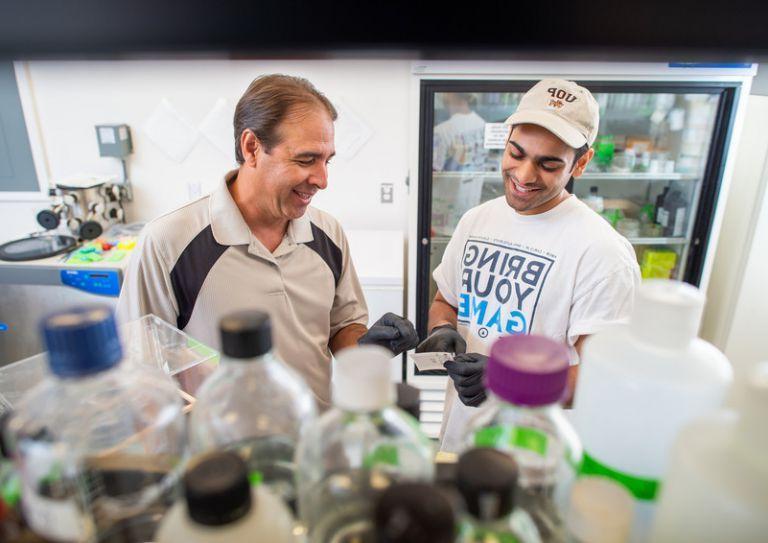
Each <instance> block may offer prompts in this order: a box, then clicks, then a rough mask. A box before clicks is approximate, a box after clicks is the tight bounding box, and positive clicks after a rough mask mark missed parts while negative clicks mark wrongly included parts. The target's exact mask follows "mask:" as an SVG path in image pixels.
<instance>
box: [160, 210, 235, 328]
mask: <svg viewBox="0 0 768 543" xmlns="http://www.w3.org/2000/svg"><path fill="white" fill-rule="evenodd" d="M228 248H229V246H228V245H221V244H219V243H218V242H217V241H216V240H215V239H214V237H213V230H212V228H211V225H210V224H209V225H208V226H206V227H205V228H203V230H201V231H200V233H199V234H197V236H195V237H194V239H192V241H191V242H190V243H189V245H187V246H186V247H185V248H184V250H183V251H182V253H181V254H180V255H179V258H178V260H177V261H176V264H174V266H173V269H172V270H171V285H172V286H173V294H174V296H175V297H176V303H177V304H178V307H179V316H178V317H177V319H176V327H177V328H178V329H179V330H183V329H184V327H186V326H187V324H188V323H189V319H190V318H191V317H192V311H193V310H194V308H195V302H196V301H197V296H198V294H200V289H201V288H202V286H203V282H204V281H205V278H206V277H207V276H208V273H209V272H210V271H211V268H213V265H214V264H216V261H218V260H219V257H221V255H222V254H224V251H226V250H227V249H228Z"/></svg>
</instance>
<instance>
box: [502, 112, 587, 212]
mask: <svg viewBox="0 0 768 543" xmlns="http://www.w3.org/2000/svg"><path fill="white" fill-rule="evenodd" d="M593 154H594V151H593V150H592V149H590V150H589V151H587V153H586V154H585V155H584V156H582V157H581V158H579V160H578V161H576V164H574V158H575V156H576V150H575V149H574V148H572V147H569V146H568V145H567V144H566V143H565V142H563V141H562V140H561V139H560V138H558V137H557V136H555V135H554V134H553V133H552V132H550V131H549V130H547V129H546V128H542V127H540V126H537V125H533V124H521V125H516V126H514V127H513V129H512V131H511V133H510V135H509V139H508V140H507V145H506V148H505V149H504V157H503V158H502V160H501V171H502V175H503V177H504V193H505V195H506V198H507V203H508V204H509V205H510V207H512V208H513V209H514V210H515V211H517V212H518V213H520V214H522V215H536V214H538V213H544V212H545V211H549V210H550V209H552V208H553V207H555V206H556V205H557V204H559V203H560V202H562V201H563V200H565V199H566V198H567V197H568V193H567V192H566V191H565V185H567V184H568V180H569V179H570V178H571V176H573V177H579V176H580V175H581V174H582V173H583V172H584V168H586V166H587V163H588V162H589V161H590V159H591V158H592V155H593Z"/></svg>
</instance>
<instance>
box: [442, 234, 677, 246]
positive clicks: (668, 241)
mask: <svg viewBox="0 0 768 543" xmlns="http://www.w3.org/2000/svg"><path fill="white" fill-rule="evenodd" d="M450 240H451V236H445V235H441V234H436V235H434V236H432V238H431V239H430V241H431V243H437V244H447V243H448V242H449V241H450ZM627 241H629V242H630V243H631V244H632V245H687V244H688V243H689V240H688V238H680V237H677V238H671V237H670V238H627Z"/></svg>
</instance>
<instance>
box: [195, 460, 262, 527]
mask: <svg viewBox="0 0 768 543" xmlns="http://www.w3.org/2000/svg"><path fill="white" fill-rule="evenodd" d="M184 495H185V497H186V501H187V510H188V512H189V517H190V518H191V519H192V520H193V521H195V522H196V523H198V524H203V525H205V526H221V525H224V524H230V523H232V522H235V521H237V520H239V519H241V518H243V517H244V516H245V515H247V514H248V512H249V511H250V510H251V504H252V500H251V485H250V483H249V481H248V468H247V467H246V465H245V462H244V461H243V459H242V458H240V457H239V456H238V455H237V454H235V453H232V452H214V453H210V454H207V455H205V456H203V457H201V458H200V460H199V461H198V462H197V463H196V464H195V465H194V466H193V467H192V468H190V469H189V471H187V473H186V474H185V475H184Z"/></svg>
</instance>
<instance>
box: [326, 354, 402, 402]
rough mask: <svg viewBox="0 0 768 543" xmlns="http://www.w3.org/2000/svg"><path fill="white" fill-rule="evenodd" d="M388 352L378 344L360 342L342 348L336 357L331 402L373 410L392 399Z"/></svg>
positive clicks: (393, 386)
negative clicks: (358, 344) (356, 344)
mask: <svg viewBox="0 0 768 543" xmlns="http://www.w3.org/2000/svg"><path fill="white" fill-rule="evenodd" d="M391 358H392V354H391V353H390V352H389V351H387V350H386V349H384V348H382V347H377V346H375V345H362V346H360V347H350V348H348V349H344V350H343V351H341V352H340V353H339V355H338V356H337V357H336V374H335V375H334V376H333V403H334V405H336V406H337V407H340V408H341V409H346V410H349V411H376V410H378V409H383V408H384V407H386V406H388V405H392V404H393V403H394V402H395V383H394V382H393V381H392V378H391V377H390V369H389V361H390V359H391Z"/></svg>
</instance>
